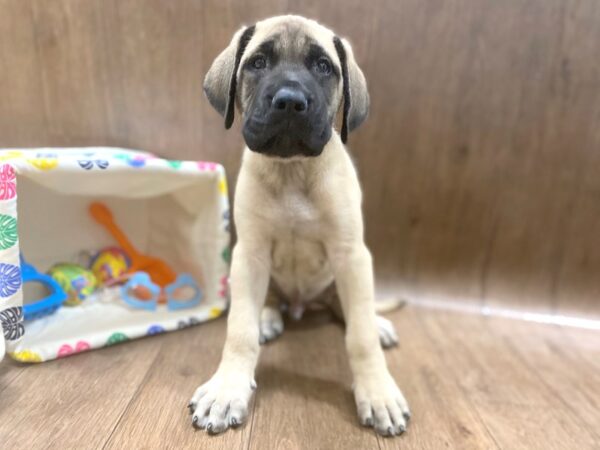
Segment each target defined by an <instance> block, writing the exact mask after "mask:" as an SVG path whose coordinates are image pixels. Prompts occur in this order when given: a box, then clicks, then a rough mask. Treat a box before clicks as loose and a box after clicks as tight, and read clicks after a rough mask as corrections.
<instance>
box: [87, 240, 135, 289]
mask: <svg viewBox="0 0 600 450" xmlns="http://www.w3.org/2000/svg"><path fill="white" fill-rule="evenodd" d="M130 266H131V262H130V261H129V258H128V257H127V254H126V253H125V252H124V251H123V250H121V249H120V248H118V247H107V248H104V249H102V250H100V251H99V252H98V253H96V255H94V257H93V258H92V260H91V262H90V269H91V271H92V272H93V274H94V275H95V276H96V279H97V280H98V283H99V284H102V285H105V286H110V285H112V284H114V283H116V282H118V281H120V280H121V279H122V277H123V275H125V274H126V273H127V270H129V267H130Z"/></svg>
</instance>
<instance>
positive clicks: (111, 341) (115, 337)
mask: <svg viewBox="0 0 600 450" xmlns="http://www.w3.org/2000/svg"><path fill="white" fill-rule="evenodd" d="M128 340H129V338H128V337H127V336H126V335H125V333H121V332H119V331H117V332H116V333H113V334H111V335H110V337H109V338H108V341H106V345H107V346H108V345H115V344H119V343H121V342H125V341H128Z"/></svg>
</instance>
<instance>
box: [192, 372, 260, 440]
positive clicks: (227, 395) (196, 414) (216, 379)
mask: <svg viewBox="0 0 600 450" xmlns="http://www.w3.org/2000/svg"><path fill="white" fill-rule="evenodd" d="M254 389H256V382H255V381H254V380H253V379H252V378H249V377H246V376H244V375H241V374H238V373H228V374H220V373H216V374H215V375H213V377H212V378H211V379H210V380H209V381H207V382H206V383H204V384H203V385H202V386H200V387H199V388H198V389H196V392H194V396H193V397H192V400H191V401H190V403H189V404H188V407H189V408H190V412H191V413H192V425H193V426H194V428H199V429H202V430H204V429H206V431H208V433H210V434H218V433H222V432H223V431H225V430H227V429H228V428H229V427H234V428H235V427H237V426H238V425H241V424H242V423H244V421H245V420H246V418H247V417H248V403H249V402H250V397H252V391H253V390H254Z"/></svg>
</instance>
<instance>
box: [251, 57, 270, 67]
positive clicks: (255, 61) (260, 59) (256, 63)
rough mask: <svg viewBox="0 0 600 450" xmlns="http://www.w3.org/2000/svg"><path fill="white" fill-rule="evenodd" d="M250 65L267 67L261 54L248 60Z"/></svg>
mask: <svg viewBox="0 0 600 450" xmlns="http://www.w3.org/2000/svg"><path fill="white" fill-rule="evenodd" d="M250 65H251V66H252V68H253V69H256V70H262V69H264V68H265V67H267V60H266V58H265V57H264V56H262V55H257V56H255V57H254V58H252V60H251V61H250Z"/></svg>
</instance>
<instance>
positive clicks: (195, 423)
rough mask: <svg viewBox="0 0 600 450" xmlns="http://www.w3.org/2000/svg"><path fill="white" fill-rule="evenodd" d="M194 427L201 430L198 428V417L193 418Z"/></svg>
mask: <svg viewBox="0 0 600 450" xmlns="http://www.w3.org/2000/svg"><path fill="white" fill-rule="evenodd" d="M192 426H193V427H194V428H200V427H199V426H198V416H194V417H193V418H192Z"/></svg>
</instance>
